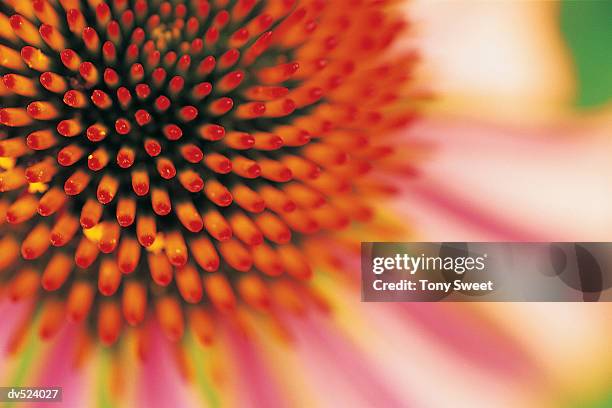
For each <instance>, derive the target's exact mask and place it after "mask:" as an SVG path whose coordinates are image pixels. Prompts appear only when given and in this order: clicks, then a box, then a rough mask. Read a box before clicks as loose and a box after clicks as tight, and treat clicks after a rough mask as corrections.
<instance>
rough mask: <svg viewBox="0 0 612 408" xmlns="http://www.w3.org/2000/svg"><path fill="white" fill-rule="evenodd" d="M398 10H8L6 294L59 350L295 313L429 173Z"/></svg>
mask: <svg viewBox="0 0 612 408" xmlns="http://www.w3.org/2000/svg"><path fill="white" fill-rule="evenodd" d="M393 3H394V2H392V1H366V0H364V1H359V0H338V1H334V2H333V6H332V4H330V2H326V1H322V0H283V1H265V0H262V1H257V0H237V1H223V0H220V1H211V2H208V1H205V0H193V1H188V2H167V1H165V2H162V1H145V0H136V1H133V2H128V1H126V0H114V1H109V2H103V1H97V0H91V1H88V2H81V1H76V0H59V1H58V2H57V4H56V2H53V1H47V0H32V1H31V2H30V1H19V0H5V1H2V6H1V8H0V10H1V13H0V40H1V41H0V72H1V74H2V77H1V79H2V81H1V82H0V98H1V100H2V103H1V109H0V124H1V125H2V126H1V128H0V138H1V140H0V156H1V158H0V166H2V168H3V170H2V171H1V172H0V191H1V192H2V193H1V195H0V224H1V230H0V231H1V232H0V234H1V238H0V272H1V275H2V278H1V279H2V285H3V287H4V289H5V291H4V293H5V294H7V295H8V296H9V297H11V298H12V299H14V300H21V299H36V301H35V302H36V303H37V304H38V305H40V307H35V308H32V311H31V315H33V314H34V313H40V319H39V321H40V327H39V333H40V335H41V336H42V337H50V336H52V335H53V334H54V333H55V332H57V331H58V330H59V328H60V327H61V326H62V325H63V323H64V321H65V319H66V317H67V318H68V319H70V320H73V321H77V322H79V321H85V322H86V323H87V325H89V326H91V328H92V329H93V330H94V331H96V332H97V333H98V336H99V338H100V339H101V341H102V342H103V343H105V344H109V345H110V344H113V343H114V342H116V341H117V339H118V338H119V336H120V333H121V331H122V328H123V327H124V326H126V325H127V326H138V325H140V324H141V323H142V322H143V321H144V320H145V319H146V318H147V317H148V316H151V317H154V318H155V319H156V320H157V322H158V323H159V325H160V327H161V329H162V330H163V331H164V333H165V334H166V335H167V336H168V337H169V338H170V339H172V340H179V339H180V338H181V337H182V335H183V333H184V331H185V330H186V328H187V327H190V328H191V330H193V332H194V333H195V335H196V336H197V337H198V338H200V339H201V340H203V341H204V342H207V341H210V339H211V338H212V337H213V336H214V324H215V316H216V314H217V313H219V312H221V313H231V312H232V310H234V309H235V308H236V306H237V305H238V304H244V305H246V306H248V307H252V308H254V309H257V310H260V311H266V310H268V309H270V308H271V304H272V303H274V298H275V297H276V298H278V297H281V298H282V297H285V298H287V297H291V296H294V295H295V292H299V291H300V288H302V287H303V286H304V285H302V284H301V283H300V281H303V280H305V279H308V278H309V277H310V276H311V274H312V273H313V272H312V271H313V270H312V267H311V261H312V260H311V259H308V257H307V256H306V255H305V253H306V252H305V251H304V250H303V247H304V245H306V243H307V242H309V240H316V239H317V237H319V236H321V235H327V234H330V233H331V232H334V231H337V230H340V229H343V228H345V227H347V226H348V225H349V224H350V223H351V222H367V221H369V220H370V219H371V218H372V217H373V215H374V214H373V209H372V207H371V205H370V204H371V203H372V201H373V200H374V201H375V200H376V197H377V196H378V195H379V194H382V193H386V192H389V191H391V190H392V188H391V187H390V186H389V185H388V183H387V181H386V180H385V178H384V177H383V175H384V173H385V172H388V173H395V174H397V172H410V171H411V170H410V168H409V166H408V165H407V164H406V163H402V160H401V159H398V158H397V157H395V156H394V153H395V145H396V144H397V142H396V141H395V140H394V131H395V130H396V129H398V128H401V127H403V126H405V125H406V124H407V123H408V122H410V121H411V120H412V118H413V117H414V112H413V107H412V106H411V105H410V104H409V103H408V102H407V101H406V100H405V99H406V93H405V84H406V83H407V82H408V81H409V79H410V72H411V69H412V66H413V65H414V63H415V60H416V58H415V55H413V54H403V55H402V54H400V55H398V54H394V53H392V52H391V46H392V45H393V43H394V39H395V37H396V36H397V35H398V34H399V33H400V32H402V30H403V29H404V27H405V22H404V21H403V18H402V16H401V15H400V14H399V13H396V12H395V10H394V4H393ZM393 157H395V158H393ZM326 238H327V237H326ZM306 293H308V292H306Z"/></svg>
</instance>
